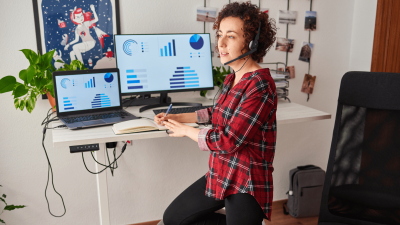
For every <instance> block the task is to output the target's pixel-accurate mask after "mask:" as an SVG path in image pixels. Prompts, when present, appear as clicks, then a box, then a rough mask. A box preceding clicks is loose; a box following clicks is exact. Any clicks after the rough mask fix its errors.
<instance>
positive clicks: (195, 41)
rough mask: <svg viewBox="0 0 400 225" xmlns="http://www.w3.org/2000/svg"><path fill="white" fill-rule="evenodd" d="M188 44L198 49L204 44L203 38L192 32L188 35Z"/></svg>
mask: <svg viewBox="0 0 400 225" xmlns="http://www.w3.org/2000/svg"><path fill="white" fill-rule="evenodd" d="M189 42H190V46H192V48H193V49H195V50H199V49H201V48H202V47H203V45H204V40H203V38H202V37H201V36H200V35H198V34H194V35H192V36H191V37H190V40H189Z"/></svg>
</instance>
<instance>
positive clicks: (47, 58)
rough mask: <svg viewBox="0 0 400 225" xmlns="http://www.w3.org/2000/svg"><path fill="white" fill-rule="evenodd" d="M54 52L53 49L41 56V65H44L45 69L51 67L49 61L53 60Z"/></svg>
mask: <svg viewBox="0 0 400 225" xmlns="http://www.w3.org/2000/svg"><path fill="white" fill-rule="evenodd" d="M55 51H56V50H55V49H54V50H53V51H50V52H47V53H46V54H44V55H43V56H42V59H43V64H44V66H45V68H46V69H48V68H50V67H51V60H52V59H53V55H54V52H55Z"/></svg>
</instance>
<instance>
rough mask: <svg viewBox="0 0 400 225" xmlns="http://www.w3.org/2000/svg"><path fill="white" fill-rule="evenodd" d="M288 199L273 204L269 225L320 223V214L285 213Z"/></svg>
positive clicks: (315, 224) (140, 224) (142, 224)
mask: <svg viewBox="0 0 400 225" xmlns="http://www.w3.org/2000/svg"><path fill="white" fill-rule="evenodd" d="M284 202H286V200H282V201H276V202H273V204H272V215H271V219H272V222H269V221H267V220H265V223H266V224H267V225H317V224H318V216H316V217H307V218H293V217H292V216H290V215H285V214H283V208H282V206H283V203H284ZM158 222H160V220H155V221H150V222H145V223H136V224H130V225H157V224H158Z"/></svg>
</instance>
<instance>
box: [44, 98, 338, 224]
mask: <svg viewBox="0 0 400 225" xmlns="http://www.w3.org/2000/svg"><path fill="white" fill-rule="evenodd" d="M174 100H175V99H174ZM187 100H188V99H187V98H186V99H182V102H184V101H187ZM175 101H179V99H177V100H175ZM192 101H193V102H199V103H202V104H203V105H212V101H211V100H208V99H205V98H202V97H198V98H193V99H192ZM139 108H140V107H139V106H135V107H130V108H128V109H127V111H129V112H131V113H132V114H134V115H136V116H141V117H147V118H152V117H154V114H153V112H152V111H146V112H143V113H139ZM330 118H331V114H329V113H326V112H322V111H319V110H316V109H312V108H309V107H306V106H303V105H299V104H296V103H288V102H285V101H279V103H278V110H277V124H278V125H280V124H289V123H296V122H309V121H314V120H324V119H330ZM58 125H60V123H58V122H54V123H53V127H54V126H58ZM52 132H53V146H54V147H55V148H57V147H62V146H73V145H84V144H93V143H99V148H100V150H99V151H96V153H95V157H96V160H97V161H98V162H100V163H102V164H104V165H107V164H106V163H107V162H106V155H105V154H106V149H105V143H107V142H116V141H126V140H139V139H149V138H160V137H167V136H168V134H167V133H166V132H165V131H153V132H145V133H133V134H123V135H115V134H114V133H113V131H112V130H111V127H110V126H106V127H96V128H91V129H82V130H67V129H54V130H52ZM103 168H104V167H103V166H101V165H99V164H97V163H96V172H98V171H101V170H102V169H103ZM96 178H97V193H98V194H97V196H98V202H99V213H100V224H101V225H110V210H109V201H108V186H107V173H106V171H104V172H103V173H100V174H97V175H96Z"/></svg>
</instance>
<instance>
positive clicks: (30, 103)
mask: <svg viewBox="0 0 400 225" xmlns="http://www.w3.org/2000/svg"><path fill="white" fill-rule="evenodd" d="M34 95H35V94H34V93H32V94H31V96H30V97H29V98H28V99H27V100H26V110H28V112H29V113H31V112H32V111H33V109H34V108H35V105H36V98H35V97H34Z"/></svg>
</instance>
